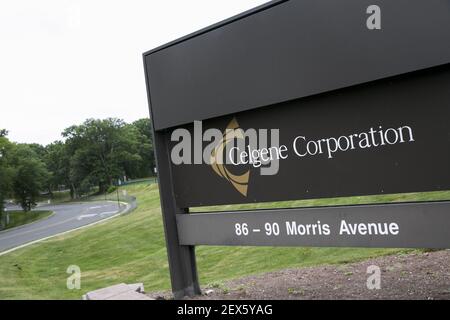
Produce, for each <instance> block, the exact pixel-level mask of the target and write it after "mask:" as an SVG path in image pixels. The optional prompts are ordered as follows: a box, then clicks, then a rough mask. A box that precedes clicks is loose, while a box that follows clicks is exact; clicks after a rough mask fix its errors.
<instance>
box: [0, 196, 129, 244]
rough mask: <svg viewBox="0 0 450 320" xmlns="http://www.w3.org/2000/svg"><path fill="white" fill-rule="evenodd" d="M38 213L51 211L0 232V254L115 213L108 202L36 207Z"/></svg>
mask: <svg viewBox="0 0 450 320" xmlns="http://www.w3.org/2000/svg"><path fill="white" fill-rule="evenodd" d="M8 209H9V210H13V209H14V208H12V207H11V208H8ZM124 209H125V205H124V204H122V205H121V211H123V210H124ZM38 210H51V211H53V212H54V214H53V215H52V216H50V217H49V218H47V219H43V220H39V221H37V222H33V223H30V224H28V225H24V226H21V227H18V228H15V229H11V230H5V231H1V232H0V252H2V251H6V250H9V249H12V248H15V247H18V246H21V245H23V244H26V243H28V242H32V241H36V240H39V239H42V238H47V237H50V236H53V235H56V234H59V233H61V232H65V231H69V230H72V229H76V228H79V227H81V226H84V225H88V224H91V223H93V222H96V221H99V220H103V219H106V218H108V217H111V216H114V215H116V214H118V213H119V208H118V205H117V202H108V201H98V202H97V201H96V202H88V203H70V204H59V205H44V206H40V207H39V208H38Z"/></svg>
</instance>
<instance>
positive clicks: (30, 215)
mask: <svg viewBox="0 0 450 320" xmlns="http://www.w3.org/2000/svg"><path fill="white" fill-rule="evenodd" d="M6 213H8V214H9V223H8V225H7V226H6V227H5V228H4V229H1V230H6V229H11V228H15V227H18V226H21V225H24V224H28V223H31V222H34V221H37V220H40V219H44V218H47V217H48V216H50V215H51V214H52V213H53V212H52V211H44V210H33V211H30V212H25V211H7V212H6ZM6 213H5V214H6ZM1 230H0V231H1Z"/></svg>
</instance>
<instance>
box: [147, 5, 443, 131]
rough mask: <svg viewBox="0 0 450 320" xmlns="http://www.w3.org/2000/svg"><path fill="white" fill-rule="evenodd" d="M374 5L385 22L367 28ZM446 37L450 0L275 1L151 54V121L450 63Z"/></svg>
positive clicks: (179, 120)
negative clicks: (377, 7) (375, 28)
mask: <svg viewBox="0 0 450 320" xmlns="http://www.w3.org/2000/svg"><path fill="white" fill-rule="evenodd" d="M373 4H377V5H378V6H380V7H381V9H382V14H381V29H380V30H370V29H368V28H367V24H366V20H367V19H368V17H369V15H368V14H367V13H366V12H367V8H368V7H369V6H371V5H373ZM448 39H450V18H449V3H448V1H442V0H426V1H424V0H395V1H392V0H378V1H376V3H374V2H373V1H372V0H341V1H336V0H291V1H273V3H269V5H265V6H263V7H262V8H261V9H259V10H253V12H251V14H250V13H249V14H242V15H240V16H238V17H236V18H233V19H230V20H229V21H225V22H224V23H221V24H220V25H218V26H212V27H210V28H208V29H207V30H202V31H200V32H198V33H196V34H194V35H191V36H187V37H185V38H183V39H180V40H178V41H175V42H173V43H170V44H168V45H165V46H163V47H161V48H157V49H155V50H152V51H150V52H148V53H147V54H146V57H145V61H146V64H147V65H148V73H149V86H150V88H151V96H152V97H151V98H152V108H153V110H154V112H153V121H154V126H155V129H156V130H161V129H165V128H169V127H173V126H177V125H181V124H186V123H190V122H192V121H193V120H205V119H209V118H214V117H218V116H222V115H227V114H230V113H236V112H240V111H244V110H251V109H255V108H259V107H262V106H268V105H273V104H276V103H279V102H283V101H287V100H292V99H297V98H301V97H306V96H310V95H313V94H317V93H321V92H325V91H330V90H335V89H339V88H344V87H348V86H351V85H355V84H360V83H363V82H368V81H372V80H376V79H381V78H386V77H389V76H394V75H398V74H402V73H406V72H411V71H416V70H420V69H423V68H428V67H432V66H437V65H441V64H445V63H449V62H450V46H449V45H448Z"/></svg>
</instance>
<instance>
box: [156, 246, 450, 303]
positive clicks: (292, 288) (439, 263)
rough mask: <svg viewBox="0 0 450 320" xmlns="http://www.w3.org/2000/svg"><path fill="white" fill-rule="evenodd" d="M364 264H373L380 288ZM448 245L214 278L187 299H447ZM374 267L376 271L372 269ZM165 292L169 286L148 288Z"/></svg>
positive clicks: (158, 294)
mask: <svg viewBox="0 0 450 320" xmlns="http://www.w3.org/2000/svg"><path fill="white" fill-rule="evenodd" d="M369 266H377V267H379V269H376V270H378V271H379V273H380V282H379V284H380V289H368V287H367V281H368V277H370V276H371V275H372V277H371V280H372V281H371V284H372V286H376V284H377V282H376V280H374V279H373V278H374V277H373V273H372V274H368V273H367V268H368V267H369ZM449 267H450V250H441V251H432V252H424V253H422V252H413V253H408V254H397V255H390V256H384V257H378V258H374V259H370V260H365V261H362V262H357V263H350V264H342V265H327V266H320V267H311V268H297V269H286V270H280V271H276V272H269V273H264V274H260V275H254V276H247V277H244V278H240V279H235V280H231V281H227V282H224V283H221V284H215V285H213V286H211V287H205V288H202V289H203V295H202V296H199V297H194V298H189V299H225V300H228V299H305V300H308V299H338V300H341V299H394V300H399V299H445V300H449V299H450V268H449ZM376 272H377V271H376ZM148 295H149V296H151V297H153V298H160V299H161V298H165V299H167V298H170V293H168V292H154V293H148Z"/></svg>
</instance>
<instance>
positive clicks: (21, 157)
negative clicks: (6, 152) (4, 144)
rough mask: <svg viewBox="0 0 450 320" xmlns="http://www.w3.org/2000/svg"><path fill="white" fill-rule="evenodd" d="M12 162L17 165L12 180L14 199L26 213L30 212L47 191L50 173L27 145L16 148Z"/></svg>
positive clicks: (19, 145)
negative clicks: (41, 194)
mask: <svg viewBox="0 0 450 320" xmlns="http://www.w3.org/2000/svg"><path fill="white" fill-rule="evenodd" d="M12 161H13V163H14V164H15V165H14V174H13V179H12V192H13V195H14V199H15V200H16V202H17V203H19V204H20V205H21V207H22V209H23V210H24V211H30V210H31V209H32V208H33V207H34V206H36V203H37V200H38V198H39V196H40V192H41V191H42V190H44V189H45V186H46V183H47V180H48V179H49V176H50V173H49V172H48V170H47V168H46V167H45V164H44V163H43V162H42V161H41V160H40V159H39V156H38V155H37V154H36V152H35V151H34V150H33V149H32V148H31V147H30V146H28V145H26V144H18V145H16V146H15V148H14V150H13V153H12Z"/></svg>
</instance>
